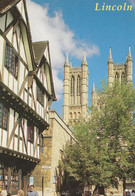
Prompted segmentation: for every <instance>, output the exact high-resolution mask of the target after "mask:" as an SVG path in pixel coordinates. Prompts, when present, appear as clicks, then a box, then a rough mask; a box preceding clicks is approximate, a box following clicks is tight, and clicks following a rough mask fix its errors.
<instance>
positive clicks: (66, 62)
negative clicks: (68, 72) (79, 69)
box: [64, 52, 69, 65]
mask: <svg viewBox="0 0 135 196" xmlns="http://www.w3.org/2000/svg"><path fill="white" fill-rule="evenodd" d="M64 65H69V62H68V52H67V53H66V59H65V63H64Z"/></svg>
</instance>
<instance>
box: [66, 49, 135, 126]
mask: <svg viewBox="0 0 135 196" xmlns="http://www.w3.org/2000/svg"><path fill="white" fill-rule="evenodd" d="M132 66H133V60H132V56H131V47H130V46H129V49H128V55H127V58H126V61H125V63H114V62H113V58H112V52H111V48H110V50H109V57H108V85H109V86H112V84H113V82H114V81H115V80H116V79H117V80H119V81H120V83H122V82H123V80H126V82H127V84H128V83H132V75H133V72H132ZM63 86H64V88H63V120H64V121H65V122H66V123H67V124H68V125H73V124H74V123H75V122H77V121H78V120H79V119H81V118H82V119H87V117H88V65H87V60H86V56H85V52H84V55H83V59H82V63H81V66H80V67H76V66H74V67H72V66H71V65H69V62H68V55H66V59H65V63H64V85H63ZM91 100H92V104H97V101H98V94H97V93H96V91H95V85H94V83H93V89H92V97H91Z"/></svg>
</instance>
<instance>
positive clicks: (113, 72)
mask: <svg viewBox="0 0 135 196" xmlns="http://www.w3.org/2000/svg"><path fill="white" fill-rule="evenodd" d="M132 66H133V60H132V56H131V48H130V46H129V51H128V56H127V59H126V62H125V63H115V64H114V63H113V59H112V54H111V48H110V51H109V58H108V84H109V86H112V83H113V82H114V81H115V80H119V81H120V83H122V82H123V79H125V80H126V82H127V84H128V83H132V75H133V71H132Z"/></svg>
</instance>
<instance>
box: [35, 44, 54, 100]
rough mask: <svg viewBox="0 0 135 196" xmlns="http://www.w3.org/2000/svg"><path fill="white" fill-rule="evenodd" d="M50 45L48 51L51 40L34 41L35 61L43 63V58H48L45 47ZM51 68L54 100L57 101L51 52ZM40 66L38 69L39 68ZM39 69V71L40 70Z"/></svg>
mask: <svg viewBox="0 0 135 196" xmlns="http://www.w3.org/2000/svg"><path fill="white" fill-rule="evenodd" d="M47 47H48V52H49V41H40V42H33V49H34V54H35V61H36V64H38V65H39V67H40V64H41V62H42V61H41V60H42V59H44V58H46V57H45V56H44V52H45V49H46V48H47ZM48 63H49V70H50V79H51V88H52V97H53V101H56V100H57V99H56V95H55V90H54V84H53V76H52V68H51V60H50V53H49V62H48ZM39 67H38V69H39ZM38 69H37V71H38Z"/></svg>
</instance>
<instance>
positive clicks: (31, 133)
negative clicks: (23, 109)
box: [27, 121, 34, 143]
mask: <svg viewBox="0 0 135 196" xmlns="http://www.w3.org/2000/svg"><path fill="white" fill-rule="evenodd" d="M27 138H28V141H29V142H31V143H34V125H32V124H31V123H30V122H29V121H27Z"/></svg>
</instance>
